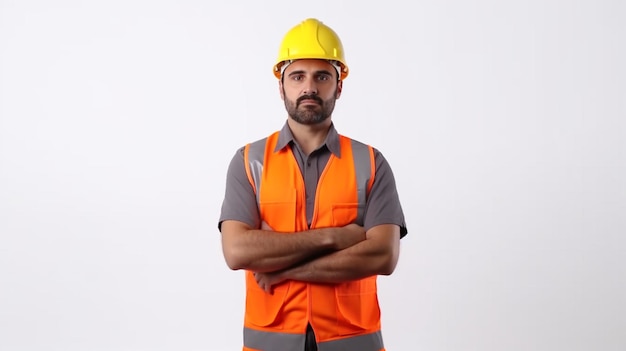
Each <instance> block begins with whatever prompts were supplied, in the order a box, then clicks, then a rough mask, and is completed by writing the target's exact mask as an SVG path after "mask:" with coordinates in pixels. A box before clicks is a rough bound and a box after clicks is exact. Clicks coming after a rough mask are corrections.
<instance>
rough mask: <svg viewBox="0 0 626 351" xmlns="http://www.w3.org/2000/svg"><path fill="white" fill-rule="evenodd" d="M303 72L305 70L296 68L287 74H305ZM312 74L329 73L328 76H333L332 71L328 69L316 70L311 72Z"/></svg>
mask: <svg viewBox="0 0 626 351" xmlns="http://www.w3.org/2000/svg"><path fill="white" fill-rule="evenodd" d="M305 73H306V71H305V70H296V71H293V72H291V73H289V74H288V76H290V77H291V76H292V75H298V74H305ZM313 74H314V75H319V74H328V75H329V76H331V77H332V76H333V75H332V73H331V72H330V71H328V70H325V69H321V70H317V71H315V72H313Z"/></svg>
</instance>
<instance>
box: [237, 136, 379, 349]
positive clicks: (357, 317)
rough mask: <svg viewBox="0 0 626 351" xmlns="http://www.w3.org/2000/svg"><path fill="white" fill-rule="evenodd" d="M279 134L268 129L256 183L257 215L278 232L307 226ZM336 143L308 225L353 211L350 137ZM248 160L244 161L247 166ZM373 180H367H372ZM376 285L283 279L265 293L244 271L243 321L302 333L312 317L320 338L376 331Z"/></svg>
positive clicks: (346, 218) (338, 222)
mask: <svg viewBox="0 0 626 351" xmlns="http://www.w3.org/2000/svg"><path fill="white" fill-rule="evenodd" d="M277 140H278V133H275V134H272V135H271V136H270V137H269V138H268V139H267V143H266V146H265V155H264V161H263V163H264V166H263V172H262V176H261V186H260V189H258V190H260V192H261V193H260V197H259V202H260V214H261V220H262V221H265V222H266V223H267V224H268V225H269V226H270V227H272V228H273V229H274V230H275V231H277V232H285V233H292V232H299V231H304V230H307V229H308V225H307V219H306V209H305V207H304V206H305V203H306V199H305V186H304V181H303V178H302V175H301V172H300V169H299V167H298V164H297V162H296V160H295V158H294V155H293V154H292V151H291V149H290V148H284V149H283V150H280V151H278V152H274V149H275V146H276V142H277ZM340 143H341V157H340V158H338V157H336V156H335V155H331V157H330V159H329V161H328V164H327V166H326V168H325V169H324V171H323V172H322V175H321V177H320V180H319V183H318V187H317V193H316V194H315V198H316V205H315V209H314V212H313V218H312V223H311V229H314V228H324V227H330V226H344V225H347V224H350V223H352V222H354V221H355V219H356V217H357V208H358V206H359V203H358V198H357V187H358V184H356V177H355V172H356V171H355V168H354V161H353V155H352V147H351V140H350V139H348V138H346V137H343V136H341V137H340ZM246 150H247V148H246ZM370 152H372V151H371V148H370ZM245 159H246V160H248V158H247V156H246V157H245ZM248 165H249V163H248V162H246V168H247V167H249V166H248ZM248 174H249V171H248ZM249 178H251V177H250V175H249ZM372 179H373V177H372ZM250 181H251V183H252V184H253V187H254V182H253V181H252V179H250ZM371 181H372V180H370V182H369V184H367V185H366V186H368V187H369V186H371ZM255 190H257V189H256V188H255ZM361 206H364V204H361ZM285 235H289V234H285ZM376 290H377V289H376V276H372V277H369V278H365V279H361V280H357V281H351V282H346V283H341V284H315V283H305V282H300V281H286V282H283V283H281V284H279V285H277V286H276V287H275V288H274V292H273V294H268V293H266V292H265V291H263V290H262V289H260V288H259V286H258V285H257V283H256V281H255V279H254V276H253V275H252V273H251V272H246V312H245V319H244V324H245V326H246V327H248V328H252V329H256V330H262V331H268V332H272V331H273V332H279V333H295V334H303V333H305V331H306V326H307V323H311V325H312V326H313V329H314V330H315V333H316V337H317V340H318V342H323V341H330V340H337V339H342V338H346V337H348V336H355V335H361V334H367V333H371V332H374V331H379V330H380V310H379V306H378V299H377V293H376Z"/></svg>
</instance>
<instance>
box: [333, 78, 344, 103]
mask: <svg viewBox="0 0 626 351" xmlns="http://www.w3.org/2000/svg"><path fill="white" fill-rule="evenodd" d="M342 89H343V80H340V81H337V94H336V96H335V99H339V97H340V96H341V90H342Z"/></svg>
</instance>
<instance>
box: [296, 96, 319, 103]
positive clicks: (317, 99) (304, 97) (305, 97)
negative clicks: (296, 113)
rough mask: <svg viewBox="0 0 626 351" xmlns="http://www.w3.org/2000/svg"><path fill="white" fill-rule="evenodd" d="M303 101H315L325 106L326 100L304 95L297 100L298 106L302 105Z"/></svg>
mask: <svg viewBox="0 0 626 351" xmlns="http://www.w3.org/2000/svg"><path fill="white" fill-rule="evenodd" d="M302 100H315V102H317V103H318V104H320V105H323V104H324V100H322V98H320V97H319V96H317V95H302V96H300V97H299V98H298V99H297V100H296V105H300V103H301V102H302Z"/></svg>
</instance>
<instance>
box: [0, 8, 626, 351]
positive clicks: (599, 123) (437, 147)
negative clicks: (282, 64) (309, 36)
mask: <svg viewBox="0 0 626 351" xmlns="http://www.w3.org/2000/svg"><path fill="white" fill-rule="evenodd" d="M625 4H626V3H624V2H623V1H619V0H615V1H609V0H605V1H599V0H595V1H592V0H589V1H565V0H562V1H557V0H542V1H538V0H536V1H535V0H533V1H515V2H513V1H495V0H494V1H487V0H480V1H462V0H456V1H455V0H450V1H434V0H432V1H418V2H412V1H375V2H374V1H372V2H367V1H366V2H362V1H358V2H357V1H354V2H352V1H315V2H295V1H253V0H250V1H228V2H226V1H223V2H210V1H200V0H197V1H187V0H177V1H147V0H145V1H139V0H124V1H121V0H111V1H69V0H66V1H63V0H59V1H18V0H13V1H9V0H1V1H0V350H3V351H4V350H7V351H21V350H62V351H74V350H76V351H85V350H94V351H95V350H112V351H113V350H116V351H117V350H150V351H161V350H163V351H165V350H168V351H169V350H177V351H179V350H218V351H230V350H238V349H240V347H241V328H242V318H243V273H242V272H233V271H230V270H229V269H228V268H227V266H226V265H225V263H224V261H223V257H222V253H221V249H220V235H219V232H218V231H217V219H218V216H219V211H220V205H221V202H222V197H223V191H224V184H225V175H226V168H227V166H228V163H229V161H230V159H231V157H232V155H233V154H234V152H235V150H236V149H237V148H238V147H240V146H242V145H243V144H244V143H246V142H248V141H252V140H256V139H258V138H261V137H263V136H265V135H266V134H269V133H270V132H272V131H274V130H277V129H279V128H280V127H281V126H282V124H283V122H284V120H285V118H286V114H285V112H284V107H283V105H282V101H281V100H280V98H279V95H278V90H277V83H276V80H275V78H274V77H273V76H272V73H271V66H272V64H273V63H274V59H275V57H276V54H277V50H278V46H279V43H280V40H281V39H282V36H283V35H284V34H285V33H286V31H287V30H288V29H289V28H291V27H292V26H294V25H296V24H297V23H299V22H300V21H301V20H304V19H305V18H307V17H317V18H319V19H320V20H322V21H323V22H324V23H326V24H328V25H330V26H331V27H332V28H334V29H335V30H336V31H337V33H339V35H340V36H341V38H342V41H343V43H344V48H345V50H346V57H347V60H348V64H349V66H350V71H351V72H350V76H349V77H348V79H347V80H346V81H345V85H344V92H343V95H342V97H341V99H340V100H339V101H338V104H337V109H336V110H335V114H334V116H333V118H334V121H335V124H336V126H337V128H338V130H339V131H340V132H341V133H343V134H346V135H348V136H351V137H353V138H356V139H359V140H361V141H365V142H368V143H370V144H372V145H374V146H375V147H377V148H378V149H380V150H381V151H382V152H383V154H384V155H385V156H386V157H387V158H388V160H389V162H390V163H391V165H392V167H393V169H394V173H395V175H396V180H397V185H398V188H399V191H400V196H401V201H402V203H403V206H404V210H405V214H406V217H407V224H408V227H409V234H408V236H407V237H406V238H404V239H403V240H402V250H401V259H400V262H399V264H398V267H397V270H396V271H395V272H394V274H393V275H391V276H389V277H381V278H380V279H379V285H380V303H381V305H382V308H383V334H384V338H385V343H386V346H387V349H388V350H390V351H400V350H411V351H413V350H429V351H439V350H441V351H443V350H446V351H447V350H449V351H465V350H476V351H491V350H494V351H495V350H570V351H571V350H602V351H610V350H616V351H617V350H620V351H621V350H624V349H626V336H625V335H626V334H625V333H624V331H625V330H626V301H625V296H626V263H625V257H626V255H625V254H626V252H625V251H626V249H625V246H626V245H625V244H626V238H625V235H626V181H625V179H626V142H625V141H624V139H625V136H626V83H625V82H626V69H625V66H624V62H626V52H625V43H626V25H625V24H624V23H625V22H624V21H625V18H626V5H625Z"/></svg>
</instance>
